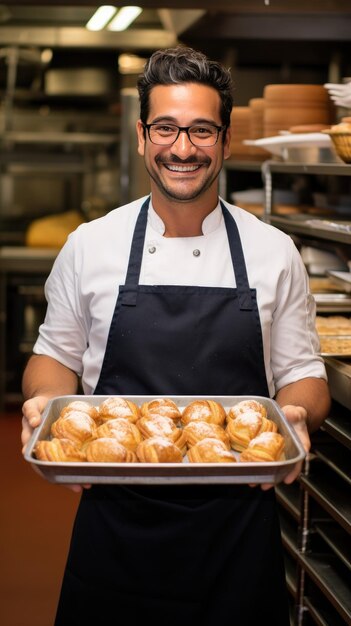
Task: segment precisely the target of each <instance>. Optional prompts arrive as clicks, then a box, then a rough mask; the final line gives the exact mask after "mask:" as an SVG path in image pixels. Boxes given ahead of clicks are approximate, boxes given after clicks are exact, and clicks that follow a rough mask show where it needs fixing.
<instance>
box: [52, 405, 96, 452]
mask: <svg viewBox="0 0 351 626" xmlns="http://www.w3.org/2000/svg"><path fill="white" fill-rule="evenodd" d="M96 429H97V426H96V424H95V421H94V420H93V418H92V417H90V416H89V415H88V414H87V413H83V412H82V411H69V412H68V413H67V415H65V416H64V417H59V418H58V419H57V420H56V421H55V422H53V424H52V425H51V434H52V435H53V436H54V437H58V438H59V439H61V438H63V439H70V440H71V441H75V442H76V443H78V444H80V445H82V444H83V443H84V442H86V441H88V440H89V439H93V438H94V437H95V436H96Z"/></svg>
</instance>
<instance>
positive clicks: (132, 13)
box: [107, 7, 142, 31]
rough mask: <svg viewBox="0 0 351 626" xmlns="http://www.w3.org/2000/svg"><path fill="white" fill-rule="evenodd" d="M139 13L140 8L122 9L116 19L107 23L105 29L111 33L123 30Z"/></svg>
mask: <svg viewBox="0 0 351 626" xmlns="http://www.w3.org/2000/svg"><path fill="white" fill-rule="evenodd" d="M141 12H142V9H141V8H140V7H122V8H121V9H120V10H119V11H118V13H117V15H116V17H114V18H113V20H112V21H111V22H110V23H109V25H108V26H107V29H108V30H113V31H121V30H125V29H126V28H128V26H129V25H130V24H131V23H132V22H134V20H135V19H136V18H137V17H138V15H140V13H141Z"/></svg>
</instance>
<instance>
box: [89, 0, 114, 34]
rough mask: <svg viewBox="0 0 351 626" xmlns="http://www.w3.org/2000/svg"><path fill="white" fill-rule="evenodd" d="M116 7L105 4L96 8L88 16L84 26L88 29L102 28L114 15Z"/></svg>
mask: <svg viewBox="0 0 351 626" xmlns="http://www.w3.org/2000/svg"><path fill="white" fill-rule="evenodd" d="M116 11H117V9H116V7H113V6H111V5H109V4H105V5H103V6H101V7H99V8H98V9H96V11H95V13H94V15H92V17H91V18H90V20H89V22H87V24H86V26H85V28H87V29H88V30H102V29H103V28H105V26H106V24H108V22H109V21H110V19H111V17H113V16H114V14H115V13H116Z"/></svg>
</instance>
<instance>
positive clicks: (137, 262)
mask: <svg viewBox="0 0 351 626" xmlns="http://www.w3.org/2000/svg"><path fill="white" fill-rule="evenodd" d="M149 203H150V196H148V197H147V198H146V200H145V201H144V203H143V205H142V207H141V209H140V212H139V215H138V219H137V221H136V224H135V229H134V234H133V239H132V245H131V248H130V255H129V263H128V270H127V275H126V282H125V286H124V287H123V288H120V293H121V303H122V304H123V305H125V306H136V302H137V287H138V285H139V277H140V270H141V262H142V258H143V250H144V241H145V233H146V225H147V212H148V209H149Z"/></svg>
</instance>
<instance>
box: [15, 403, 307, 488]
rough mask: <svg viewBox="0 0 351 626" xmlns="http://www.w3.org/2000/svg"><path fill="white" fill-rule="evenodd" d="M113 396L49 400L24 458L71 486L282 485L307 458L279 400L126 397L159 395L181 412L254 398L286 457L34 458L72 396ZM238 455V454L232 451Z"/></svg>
mask: <svg viewBox="0 0 351 626" xmlns="http://www.w3.org/2000/svg"><path fill="white" fill-rule="evenodd" d="M108 397H111V396H107V395H106V396H97V395H96V396H81V395H75V396H58V397H56V398H53V399H51V400H50V401H49V403H48V405H47V407H46V409H45V411H44V413H43V416H42V421H41V424H40V425H39V426H38V428H36V429H35V431H34V432H33V434H32V437H31V439H30V441H29V442H28V445H27V447H26V450H25V455H24V458H25V460H26V461H28V462H29V463H31V465H32V466H33V468H34V469H35V470H36V471H37V472H38V473H39V474H41V475H42V476H43V477H44V478H46V479H47V480H49V481H50V482H53V483H68V484H69V483H71V484H87V483H90V484H97V483H100V484H103V483H105V484H139V485H140V484H149V485H156V484H204V483H205V484H223V483H227V484H228V483H238V484H239V483H242V484H243V483H246V484H247V483H264V482H270V483H278V482H280V481H282V480H283V479H284V478H285V476H286V475H287V474H288V473H289V472H291V471H292V470H293V469H294V468H295V466H296V465H297V464H298V463H299V462H301V461H302V460H303V459H304V457H305V450H304V448H303V446H302V444H301V442H300V439H299V438H298V436H297V434H296V432H295V430H294V428H293V427H292V426H291V425H290V424H289V422H288V421H287V420H286V418H285V416H284V414H283V412H282V411H281V409H280V407H279V406H278V404H277V403H276V402H275V401H274V400H271V399H270V398H265V397H261V396H211V397H210V396H136V395H131V396H127V395H123V398H125V399H126V400H130V401H132V402H135V403H136V404H137V405H138V406H141V404H142V403H143V402H148V401H150V400H152V399H154V398H155V397H159V398H161V397H168V398H171V399H172V400H174V402H175V403H176V404H177V406H178V407H179V409H180V410H181V411H182V410H183V409H184V408H185V406H186V405H187V404H189V403H190V402H192V401H194V400H201V399H202V400H216V401H217V402H220V403H221V404H222V406H223V407H224V409H226V410H228V409H229V408H230V407H231V406H233V405H234V404H236V403H237V402H240V401H241V400H247V399H255V400H257V401H258V402H261V403H262V404H263V405H264V406H265V407H266V409H267V414H268V417H269V418H270V419H271V420H273V421H274V422H275V423H276V424H277V426H278V430H279V432H280V433H281V435H283V437H284V438H285V459H284V460H282V461H274V462H269V463H252V462H251V463H239V462H237V463H190V462H188V460H187V457H184V461H183V463H88V462H86V463H71V462H70V463H68V462H67V463H66V462H62V463H56V462H48V461H39V460H38V459H36V458H35V456H34V448H35V445H36V443H37V441H39V440H41V439H50V430H51V424H52V423H53V422H54V421H55V420H56V419H57V418H58V417H59V414H60V412H61V410H62V409H63V407H64V406H66V405H67V404H68V403H69V402H72V401H73V400H82V399H83V400H85V401H87V402H89V403H90V404H92V405H94V406H98V405H100V404H101V403H102V402H103V400H105V399H106V398H108ZM233 454H234V455H235V456H236V453H235V452H234V451H233Z"/></svg>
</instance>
